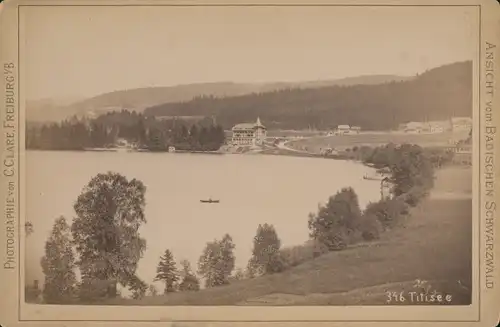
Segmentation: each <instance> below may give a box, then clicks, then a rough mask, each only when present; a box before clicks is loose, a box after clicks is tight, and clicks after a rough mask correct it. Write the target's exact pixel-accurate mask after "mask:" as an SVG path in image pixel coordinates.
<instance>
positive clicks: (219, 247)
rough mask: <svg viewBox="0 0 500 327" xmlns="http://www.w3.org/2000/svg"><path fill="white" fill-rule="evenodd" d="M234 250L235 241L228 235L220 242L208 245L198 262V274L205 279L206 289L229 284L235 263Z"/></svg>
mask: <svg viewBox="0 0 500 327" xmlns="http://www.w3.org/2000/svg"><path fill="white" fill-rule="evenodd" d="M234 248H235V245H234V243H233V240H232V238H231V236H229V235H228V234H226V235H224V237H223V238H222V240H220V241H219V240H214V241H212V242H209V243H207V245H206V247H205V249H204V250H203V253H202V255H201V256H200V259H199V260H198V272H199V274H200V275H201V276H203V277H204V278H205V286H206V287H214V286H220V285H225V284H228V283H229V277H230V276H231V273H232V271H233V269H234V263H235V256H234Z"/></svg>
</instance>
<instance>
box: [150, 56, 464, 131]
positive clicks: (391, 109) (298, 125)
mask: <svg viewBox="0 0 500 327" xmlns="http://www.w3.org/2000/svg"><path fill="white" fill-rule="evenodd" d="M145 115H148V116H190V115H192V116H196V115H201V116H211V115H213V116H216V118H217V122H218V123H220V124H221V125H222V126H223V127H224V128H230V127H231V126H233V125H234V124H237V123H240V122H245V121H254V120H255V117H257V116H260V118H261V119H262V121H263V122H264V124H265V125H266V127H268V128H270V129H297V130H300V129H307V128H316V129H320V130H326V129H331V128H334V127H336V126H337V125H340V124H349V125H357V126H360V127H362V128H363V129H364V130H387V129H392V128H395V127H397V126H398V125H399V124H401V123H406V122H409V121H425V120H444V119H448V118H450V117H451V116H468V117H471V115H472V62H471V61H466V62H459V63H454V64H449V65H446V66H441V67H438V68H435V69H431V70H429V71H426V72H424V73H422V74H420V75H418V76H416V77H415V78H413V79H410V80H406V81H401V82H389V83H385V84H378V85H354V86H338V85H337V86H325V87H317V88H290V89H283V90H279V91H273V92H264V93H253V94H250V95H243V96H235V97H226V98H221V97H215V96H201V97H197V98H194V99H193V100H191V101H184V102H177V103H166V104H162V105H157V106H152V107H149V108H147V109H146V110H145Z"/></svg>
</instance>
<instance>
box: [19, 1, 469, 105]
mask: <svg viewBox="0 0 500 327" xmlns="http://www.w3.org/2000/svg"><path fill="white" fill-rule="evenodd" d="M20 19H21V22H20V25H21V26H22V27H23V29H22V30H23V33H22V34H21V35H22V37H23V36H24V37H23V39H24V42H21V51H22V53H24V60H25V61H24V62H25V65H24V66H25V67H26V68H25V69H26V79H27V82H26V84H27V86H26V92H25V94H26V97H27V99H29V100H41V99H59V98H67V97H68V96H71V97H79V98H81V99H84V98H90V97H94V96H98V95H100V94H103V93H108V92H114V91H121V90H127V89H136V88H147V87H171V86H178V85H188V84H207V83H224V82H225V83H245V84H255V83H280V82H285V83H289V82H292V83H295V82H309V81H327V80H337V79H344V78H353V77H361V76H373V75H394V76H401V77H410V76H415V75H417V74H420V73H423V72H424V71H426V70H429V69H433V68H436V67H439V66H443V65H447V64H452V63H455V62H463V61H468V60H475V58H476V57H477V38H478V15H477V9H476V8H473V7H383V8H380V7H207V6H200V7H167V6H163V7H99V8H98V9H97V8H93V7H91V6H89V7H69V6H68V7H64V6H62V7H34V6H33V7H22V8H21V9H20ZM423 21H425V26H424V27H423V26H422V22H423ZM30 53H36V55H31V56H30V55H27V54H30Z"/></svg>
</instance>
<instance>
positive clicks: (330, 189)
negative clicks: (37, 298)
mask: <svg viewBox="0 0 500 327" xmlns="http://www.w3.org/2000/svg"><path fill="white" fill-rule="evenodd" d="M107 171H114V172H118V173H121V174H123V175H125V176H126V177H127V178H129V179H132V178H137V179H139V180H141V181H142V182H143V183H144V184H145V185H146V187H147V190H146V209H145V214H146V219H147V224H145V225H144V226H143V227H142V228H141V229H140V233H141V235H142V236H143V237H144V238H146V240H147V250H146V252H145V255H144V257H143V258H142V259H141V261H140V262H139V269H138V274H139V276H140V277H141V278H143V279H144V280H145V281H146V282H148V283H152V280H153V278H154V276H155V270H156V265H157V263H158V260H159V257H160V256H161V255H162V253H163V252H164V251H165V249H167V248H168V249H170V250H172V251H173V254H174V257H175V259H176V260H177V262H179V261H180V260H181V259H188V260H189V261H190V262H191V265H192V267H193V268H196V265H197V261H198V258H199V256H200V254H201V253H202V250H203V248H204V246H205V244H206V242H207V241H211V240H213V239H214V238H218V239H219V238H221V237H222V236H223V235H224V234H225V233H229V234H230V235H231V236H232V238H233V240H234V242H235V244H236V250H235V251H236V265H237V267H245V266H246V263H247V261H248V259H249V257H250V255H251V246H252V239H253V237H254V236H255V232H256V230H257V226H258V225H259V224H263V223H268V224H273V225H274V226H275V228H276V230H277V232H278V235H279V237H280V239H281V241H282V245H283V246H291V245H296V244H300V243H302V242H304V241H305V240H307V238H308V228H307V219H308V217H307V216H308V214H309V213H310V212H315V211H316V210H317V207H318V204H319V203H324V202H325V201H326V200H327V199H328V197H329V196H330V195H333V194H335V192H337V191H338V190H340V189H341V188H342V187H347V186H351V187H353V188H354V190H355V191H356V193H357V194H358V196H359V201H360V205H361V207H362V208H363V207H364V206H365V205H366V204H367V203H368V202H370V201H376V200H378V198H379V182H377V181H367V180H364V179H363V175H364V174H365V173H370V168H368V167H365V166H363V165H361V164H359V163H353V162H347V161H337V160H326V159H320V158H299V157H286V156H266V155H204V154H170V153H115V152H46V151H45V152H38V151H28V152H27V153H26V184H27V185H26V207H25V208H26V212H25V214H26V219H27V220H29V221H31V222H32V223H33V225H34V230H35V232H34V234H32V235H30V236H29V237H28V239H27V241H26V242H27V243H26V273H27V278H28V280H33V279H37V278H38V279H40V280H42V277H41V276H42V273H41V268H40V264H39V262H40V258H41V257H42V256H43V253H44V243H45V240H46V238H47V237H48V235H49V233H50V230H51V228H52V224H53V222H54V219H56V218H57V217H59V216H61V215H63V216H65V217H66V218H67V219H69V220H71V219H72V218H73V217H74V215H75V214H74V210H73V204H74V202H75V200H76V198H77V197H78V195H79V194H80V193H81V191H82V188H83V187H84V186H85V185H86V184H87V183H88V182H89V181H90V179H91V178H92V177H93V176H95V175H96V174H98V173H104V172H107ZM209 197H212V198H214V199H220V201H221V202H220V203H219V204H203V203H200V199H206V198H209ZM160 289H162V288H160Z"/></svg>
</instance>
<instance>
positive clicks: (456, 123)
mask: <svg viewBox="0 0 500 327" xmlns="http://www.w3.org/2000/svg"><path fill="white" fill-rule="evenodd" d="M451 126H452V129H453V131H454V132H458V131H469V130H470V129H472V118H470V117H453V118H451Z"/></svg>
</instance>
